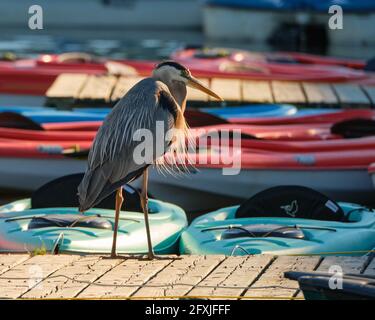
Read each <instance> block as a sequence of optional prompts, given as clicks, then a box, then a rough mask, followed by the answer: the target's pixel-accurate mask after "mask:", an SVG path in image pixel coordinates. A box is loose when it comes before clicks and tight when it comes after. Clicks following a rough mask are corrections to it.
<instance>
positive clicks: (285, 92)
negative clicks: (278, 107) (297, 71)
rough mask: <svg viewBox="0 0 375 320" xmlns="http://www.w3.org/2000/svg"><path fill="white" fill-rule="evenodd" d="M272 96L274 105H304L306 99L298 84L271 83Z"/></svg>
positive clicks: (285, 82)
mask: <svg viewBox="0 0 375 320" xmlns="http://www.w3.org/2000/svg"><path fill="white" fill-rule="evenodd" d="M271 86H272V90H273V96H274V99H275V102H276V103H285V102H286V103H305V102H306V98H305V95H304V93H303V90H302V87H301V85H300V84H299V83H298V82H288V81H272V83H271Z"/></svg>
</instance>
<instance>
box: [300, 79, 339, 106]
mask: <svg viewBox="0 0 375 320" xmlns="http://www.w3.org/2000/svg"><path fill="white" fill-rule="evenodd" d="M302 87H303V89H304V90H305V94H306V99H307V102H308V103H311V104H337V103H338V99H337V97H336V94H335V92H334V91H333V89H332V87H331V86H330V85H329V84H326V83H312V82H304V83H303V84H302Z"/></svg>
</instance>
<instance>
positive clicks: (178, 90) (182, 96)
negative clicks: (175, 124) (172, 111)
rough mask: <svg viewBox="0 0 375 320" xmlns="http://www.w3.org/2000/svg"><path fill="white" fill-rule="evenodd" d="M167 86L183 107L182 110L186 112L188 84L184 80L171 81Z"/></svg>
mask: <svg viewBox="0 0 375 320" xmlns="http://www.w3.org/2000/svg"><path fill="white" fill-rule="evenodd" d="M167 86H168V88H169V91H170V92H171V94H172V96H173V98H175V100H176V102H177V103H178V104H179V106H180V107H181V110H182V112H184V111H185V108H186V96H187V90H186V85H185V84H184V83H182V82H177V81H172V82H171V83H169V84H167Z"/></svg>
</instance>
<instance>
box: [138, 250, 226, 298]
mask: <svg viewBox="0 0 375 320" xmlns="http://www.w3.org/2000/svg"><path fill="white" fill-rule="evenodd" d="M224 258H225V257H224V256H216V255H215V256H184V257H183V259H176V260H175V261H173V262H172V263H171V264H170V265H168V266H167V267H166V268H165V269H164V270H162V271H161V272H160V273H159V274H158V275H157V277H155V278H152V279H151V280H150V281H148V282H147V283H145V287H143V288H140V289H139V290H138V291H137V292H136V293H135V294H134V295H133V297H143V298H144V297H163V296H164V297H165V296H168V297H176V296H183V295H185V294H186V293H187V292H189V291H190V290H191V289H192V288H193V287H194V286H196V285H197V284H198V283H199V282H200V281H201V280H202V279H203V278H205V277H206V276H207V275H208V274H209V273H210V272H211V271H212V270H213V269H214V268H215V267H216V266H217V265H218V264H219V263H220V262H221V261H223V260H224Z"/></svg>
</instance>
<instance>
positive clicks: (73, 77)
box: [46, 73, 88, 99]
mask: <svg viewBox="0 0 375 320" xmlns="http://www.w3.org/2000/svg"><path fill="white" fill-rule="evenodd" d="M87 79H88V75H87V74H81V73H63V74H61V75H59V76H58V77H57V78H56V79H55V81H54V82H53V83H52V85H51V86H50V87H49V88H48V90H47V92H46V96H47V98H53V99H63V98H65V99H66V98H71V99H73V98H75V97H77V96H78V95H79V93H80V92H81V90H82V88H83V86H84V85H85V83H86V82H87Z"/></svg>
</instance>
